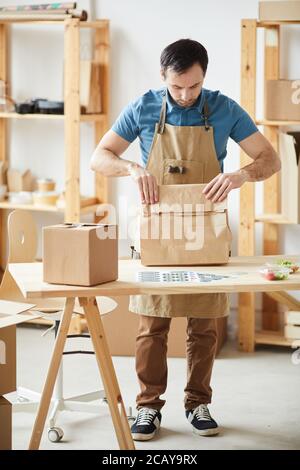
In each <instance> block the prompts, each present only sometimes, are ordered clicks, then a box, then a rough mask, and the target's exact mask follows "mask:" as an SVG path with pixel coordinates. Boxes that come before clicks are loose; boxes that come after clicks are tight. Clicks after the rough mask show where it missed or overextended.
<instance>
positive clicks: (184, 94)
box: [181, 90, 190, 101]
mask: <svg viewBox="0 0 300 470" xmlns="http://www.w3.org/2000/svg"><path fill="white" fill-rule="evenodd" d="M181 99H182V101H189V99H190V91H189V90H182V92H181Z"/></svg>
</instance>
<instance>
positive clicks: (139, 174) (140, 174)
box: [128, 163, 158, 204]
mask: <svg viewBox="0 0 300 470" xmlns="http://www.w3.org/2000/svg"><path fill="white" fill-rule="evenodd" d="M128 172H129V174H130V176H131V177H132V178H133V179H134V181H135V182H136V183H137V184H138V186H139V191H140V195H141V201H142V203H143V204H155V203H157V202H158V185H157V181H156V178H155V176H153V175H151V174H150V173H149V171H147V170H146V169H145V168H143V167H141V166H140V165H138V164H136V163H130V164H129V165H128Z"/></svg>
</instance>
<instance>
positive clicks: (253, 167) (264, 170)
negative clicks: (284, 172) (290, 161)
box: [239, 151, 281, 182]
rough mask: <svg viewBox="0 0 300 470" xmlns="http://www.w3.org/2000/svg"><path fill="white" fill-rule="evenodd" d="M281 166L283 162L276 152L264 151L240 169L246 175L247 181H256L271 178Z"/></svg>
mask: <svg viewBox="0 0 300 470" xmlns="http://www.w3.org/2000/svg"><path fill="white" fill-rule="evenodd" d="M280 168H281V162H280V159H279V157H278V155H277V154H276V152H275V151H274V152H272V151H264V152H262V153H261V154H260V155H259V157H257V158H256V160H254V162H252V163H250V164H249V165H246V166H244V167H243V168H241V169H240V170H239V171H240V172H241V173H242V174H243V175H244V176H245V180H246V181H249V182H251V181H252V182H254V181H263V180H265V179H267V178H270V176H272V175H273V174H274V173H277V171H279V170H280Z"/></svg>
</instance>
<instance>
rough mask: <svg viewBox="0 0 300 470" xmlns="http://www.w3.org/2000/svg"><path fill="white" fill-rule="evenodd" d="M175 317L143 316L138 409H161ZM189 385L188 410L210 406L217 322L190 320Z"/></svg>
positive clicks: (138, 347) (138, 359)
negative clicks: (205, 405) (208, 404)
mask: <svg viewBox="0 0 300 470" xmlns="http://www.w3.org/2000/svg"><path fill="white" fill-rule="evenodd" d="M171 320H172V318H161V317H151V316H146V315H140V320H139V329H138V336H137V338H136V373H137V376H138V380H139V384H140V388H141V392H140V393H139V394H138V395H137V398H136V402H137V409H139V408H140V407H142V406H146V407H148V408H154V409H157V410H160V409H161V408H162V407H163V406H164V404H165V400H162V399H161V398H160V395H162V394H163V393H164V392H165V391H166V388H167V377H168V366H167V341H168V333H169V329H170V324H171ZM186 331H187V340H186V355H187V384H186V387H185V389H184V392H185V398H184V406H185V409H187V410H191V409H194V408H195V407H197V406H198V405H200V404H202V403H205V404H207V403H210V402H211V395H212V389H211V387H210V379H211V373H212V367H213V363H214V359H215V354H216V345H217V328H216V320H215V319H203V318H189V317H188V318H187V330H186Z"/></svg>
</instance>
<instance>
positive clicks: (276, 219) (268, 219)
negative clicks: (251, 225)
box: [255, 213, 294, 225]
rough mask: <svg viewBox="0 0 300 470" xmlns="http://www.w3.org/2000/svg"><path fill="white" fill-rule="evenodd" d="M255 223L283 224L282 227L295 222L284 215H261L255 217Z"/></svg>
mask: <svg viewBox="0 0 300 470" xmlns="http://www.w3.org/2000/svg"><path fill="white" fill-rule="evenodd" d="M255 222H264V223H266V224H281V225H290V224H293V223H294V222H291V221H290V220H288V219H287V218H286V217H285V216H284V215H282V214H275V213H274V214H260V215H257V216H256V217H255Z"/></svg>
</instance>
